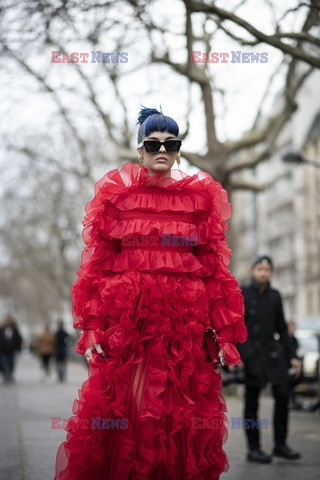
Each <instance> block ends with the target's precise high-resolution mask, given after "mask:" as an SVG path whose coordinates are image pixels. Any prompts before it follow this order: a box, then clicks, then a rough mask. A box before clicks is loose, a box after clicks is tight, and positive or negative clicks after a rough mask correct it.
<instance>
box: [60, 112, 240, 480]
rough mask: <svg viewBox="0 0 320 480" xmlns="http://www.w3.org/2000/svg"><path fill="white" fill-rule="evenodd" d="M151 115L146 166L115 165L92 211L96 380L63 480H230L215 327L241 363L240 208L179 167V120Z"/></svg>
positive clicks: (64, 461) (77, 314)
mask: <svg viewBox="0 0 320 480" xmlns="http://www.w3.org/2000/svg"><path fill="white" fill-rule="evenodd" d="M138 121H139V123H140V127H139V131H138V144H139V145H138V151H139V153H140V156H139V164H136V163H133V162H128V163H126V164H125V165H123V166H122V168H120V169H114V170H111V171H110V172H108V173H107V174H106V175H105V176H104V177H103V178H102V179H101V180H100V181H98V182H97V184H96V185H95V195H94V198H93V199H92V200H91V201H90V202H89V203H88V204H87V206H86V215H85V218H84V220H83V225H84V230H83V239H84V242H85V244H86V247H85V248H84V251H83V253H82V257H81V266H80V269H79V270H78V272H77V273H78V279H77V281H76V282H75V284H74V285H73V287H72V300H73V316H74V327H75V328H78V329H80V330H82V331H83V334H82V336H81V338H80V340H79V342H78V345H77V347H76V351H77V352H79V353H80V354H83V355H85V356H86V358H87V360H88V366H89V376H88V379H87V380H86V381H85V382H84V383H83V385H82V387H81V389H80V390H79V397H78V399H76V400H75V402H74V405H73V413H74V416H72V417H70V419H69V421H68V424H67V426H66V431H67V436H66V441H65V442H64V443H62V444H61V446H60V447H59V450H58V453H57V459H56V476H55V480H126V479H128V480H204V479H206V480H216V479H218V478H219V476H220V474H221V473H222V472H225V471H227V469H228V460H227V457H226V454H225V452H224V451H223V448H222V447H223V444H224V442H225V441H226V438H227V428H226V426H225V421H226V416H225V412H226V403H225V400H224V398H223V396H222V395H221V373H220V370H219V369H218V368H217V369H215V368H214V367H213V364H212V363H210V362H208V361H206V360H207V358H206V353H205V351H204V348H203V335H204V330H205V329H206V328H207V327H212V328H214V329H215V330H216V331H217V332H218V335H219V339H220V346H221V347H222V348H223V354H224V357H225V363H226V364H236V363H239V362H240V359H239V356H238V353H237V350H236V348H235V346H234V343H235V342H240V343H241V342H244V341H245V340H246V337H247V331H246V328H245V325H244V322H243V297H242V294H241V291H240V289H239V287H238V284H237V281H236V280H235V278H234V277H233V276H232V275H231V274H230V272H229V271H228V269H227V264H228V263H229V259H230V255H231V252H230V250H229V248H228V246H227V244H226V238H225V231H226V230H227V224H226V219H227V218H228V217H229V216H230V214H231V206H230V204H229V203H228V200H227V194H226V192H225V190H224V189H223V188H222V187H221V185H220V184H219V183H218V182H216V181H215V180H213V178H212V177H211V176H210V175H209V174H208V173H205V172H202V171H200V172H199V173H198V174H194V175H191V176H189V175H187V174H185V173H183V172H182V171H181V170H180V169H172V166H173V164H174V161H175V160H176V159H177V161H178V162H179V155H178V153H179V148H180V141H179V140H178V134H179V129H178V125H177V123H176V122H175V121H174V120H173V119H172V118H170V117H167V116H165V115H163V114H162V113H160V112H158V111H157V110H155V109H148V108H143V109H141V111H140V115H139V119H138ZM177 140H178V141H177ZM157 141H158V143H154V142H157ZM150 142H151V143H150ZM221 353H222V351H221Z"/></svg>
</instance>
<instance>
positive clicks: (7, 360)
mask: <svg viewBox="0 0 320 480" xmlns="http://www.w3.org/2000/svg"><path fill="white" fill-rule="evenodd" d="M21 344H22V337H21V335H20V333H19V330H18V327H17V325H16V322H15V321H14V319H13V317H11V315H7V316H6V318H5V320H4V323H3V325H2V326H1V327H0V363H1V369H2V371H3V375H4V381H5V383H12V382H14V369H15V356H16V352H19V351H20V350H21Z"/></svg>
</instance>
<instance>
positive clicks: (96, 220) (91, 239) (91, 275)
mask: <svg viewBox="0 0 320 480" xmlns="http://www.w3.org/2000/svg"><path fill="white" fill-rule="evenodd" d="M123 188H126V185H125V184H124V182H123V181H122V178H121V177H120V176H119V170H118V169H114V170H111V171H110V172H108V173H107V174H106V175H105V176H104V177H103V178H102V179H100V180H99V181H98V182H97V183H96V184H95V186H94V197H93V199H92V200H91V201H89V202H88V203H87V204H86V207H85V212H86V213H85V216H84V219H83V221H82V224H83V226H84V228H83V231H82V237H83V241H84V243H85V248H84V250H83V252H82V255H81V262H80V268H79V270H78V271H77V274H78V278H77V280H76V282H75V283H74V285H73V286H72V288H71V296H72V315H73V319H74V323H73V326H74V328H76V329H79V330H83V331H84V333H83V334H82V336H81V338H80V340H79V342H78V345H77V347H76V348H75V350H76V351H77V352H78V353H80V354H84V353H85V351H86V349H87V348H88V347H89V346H90V345H92V344H93V343H99V342H100V339H101V335H102V333H103V331H104V330H105V329H106V328H107V326H108V324H107V317H103V316H102V315H101V314H100V311H99V306H100V303H101V302H100V295H101V294H100V288H99V282H100V279H101V278H102V277H103V276H106V275H112V274H113V275H114V273H113V271H112V270H113V266H114V263H115V261H116V259H117V257H118V255H119V252H120V243H119V242H120V241H119V239H116V238H112V237H109V236H108V230H109V225H110V221H111V220H110V218H109V217H108V215H107V204H108V201H109V200H111V199H112V198H113V197H114V196H115V195H116V194H118V193H119V192H120V191H121V190H123Z"/></svg>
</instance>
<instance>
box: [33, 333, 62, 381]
mask: <svg viewBox="0 0 320 480" xmlns="http://www.w3.org/2000/svg"><path fill="white" fill-rule="evenodd" d="M56 345H57V339H56V336H55V335H54V333H53V332H52V331H51V330H50V327H49V325H46V326H45V328H44V330H43V331H42V332H41V333H40V335H39V336H38V338H37V342H36V351H37V354H38V355H39V357H40V359H41V364H42V368H43V379H44V380H45V381H47V380H49V379H50V373H51V359H52V358H53V357H54V355H55V354H56Z"/></svg>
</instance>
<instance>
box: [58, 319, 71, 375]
mask: <svg viewBox="0 0 320 480" xmlns="http://www.w3.org/2000/svg"><path fill="white" fill-rule="evenodd" d="M68 339H69V335H68V334H67V332H66V331H65V330H64V323H63V320H59V323H58V330H57V332H56V366H57V374H58V379H59V382H64V381H65V379H66V363H67V354H68Z"/></svg>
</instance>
